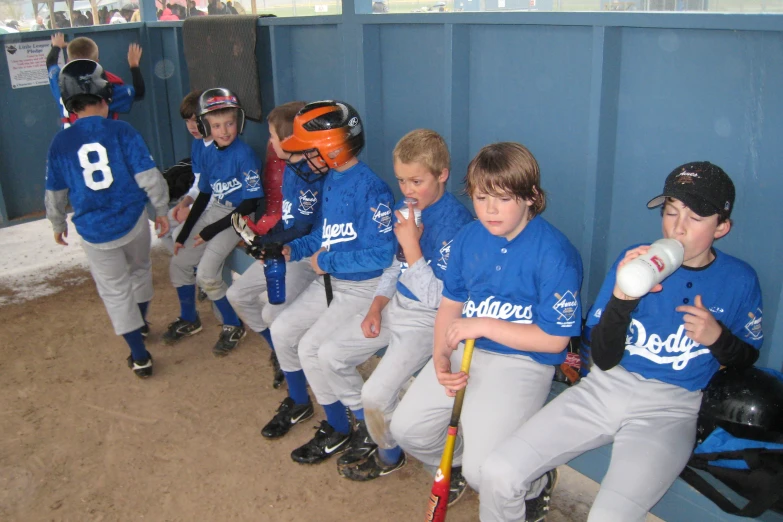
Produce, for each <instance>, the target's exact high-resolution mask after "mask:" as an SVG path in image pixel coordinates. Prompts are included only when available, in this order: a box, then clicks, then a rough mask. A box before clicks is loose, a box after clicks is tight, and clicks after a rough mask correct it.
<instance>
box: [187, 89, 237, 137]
mask: <svg viewBox="0 0 783 522" xmlns="http://www.w3.org/2000/svg"><path fill="white" fill-rule="evenodd" d="M222 109H237V128H238V129H239V134H242V131H243V130H245V110H244V109H242V105H240V104H239V98H237V95H236V94H234V93H233V92H231V91H229V90H228V89H226V88H224V87H216V88H214V89H207V90H206V91H204V92H203V93H202V95H201V96H200V97H199V99H198V113H197V114H196V123H197V125H198V130H199V132H200V133H201V135H202V136H204V137H205V138H208V137H209V135H210V134H211V130H210V128H209V122H208V121H207V119H206V118H204V116H205V115H206V114H209V113H210V112H213V111H219V110H222Z"/></svg>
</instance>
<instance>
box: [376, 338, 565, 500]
mask: <svg viewBox="0 0 783 522" xmlns="http://www.w3.org/2000/svg"><path fill="white" fill-rule="evenodd" d="M463 352H464V344H462V343H460V345H459V347H458V348H457V349H456V350H454V352H452V354H451V367H452V371H455V372H456V371H459V368H460V364H461V363H462V354H463ZM554 371H555V368H554V366H550V365H544V364H539V363H537V362H535V361H533V360H532V359H530V358H529V357H527V356H525V355H501V354H497V353H493V352H487V351H484V350H481V349H479V348H477V349H476V350H475V351H474V352H473V362H472V364H471V367H470V378H469V380H468V387H467V389H466V390H465V402H464V403H463V406H462V417H461V420H460V432H459V433H460V435H461V436H460V437H458V438H457V443H456V446H455V448H454V461H453V465H454V466H462V475H463V476H464V477H465V479H466V480H467V481H468V484H470V486H471V487H472V488H473V489H475V490H478V488H479V484H481V476H482V473H483V470H484V468H485V465H484V461H485V459H486V458H487V456H488V455H489V454H490V453H492V451H493V450H494V449H495V448H496V447H497V446H498V445H499V444H500V443H502V442H503V441H505V440H506V439H507V438H508V437H509V435H511V434H512V433H514V432H515V431H516V430H517V429H519V427H520V426H522V424H523V423H524V422H525V421H526V420H527V419H529V418H530V417H531V416H532V415H533V414H534V413H535V412H537V411H538V410H539V409H541V407H542V406H543V405H544V402H545V401H546V398H547V396H548V395H549V389H550V388H551V386H552V375H553V374H554ZM453 405H454V398H453V397H449V396H447V395H446V391H445V390H444V388H443V386H442V385H441V384H440V383H439V382H438V379H437V377H436V376H435V367H434V365H433V363H432V360H431V359H430V361H429V362H428V363H427V364H426V365H425V366H424V369H422V371H421V373H419V376H418V377H416V380H415V381H413V384H412V385H411V387H410V388H409V389H408V391H407V392H406V393H405V396H404V397H403V398H402V401H401V402H400V404H399V406H397V409H396V411H395V412H394V415H393V417H392V422H391V432H392V436H393V437H394V438H395V439H396V440H397V442H398V443H399V445H400V446H401V447H402V449H404V450H405V451H406V452H407V453H409V454H410V455H412V456H413V457H415V458H416V459H418V460H419V461H421V462H422V463H423V464H424V465H425V467H427V468H428V469H431V470H433V471H434V470H435V469H437V467H438V464H440V458H441V454H442V453H443V446H444V444H445V442H446V429H447V427H448V424H449V419H450V417H451V408H452V406H453Z"/></svg>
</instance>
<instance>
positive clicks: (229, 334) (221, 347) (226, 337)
mask: <svg viewBox="0 0 783 522" xmlns="http://www.w3.org/2000/svg"><path fill="white" fill-rule="evenodd" d="M245 333H246V332H245V329H244V328H243V327H242V326H231V325H228V324H224V325H223V331H222V332H220V337H219V338H218V342H216V343H215V346H214V347H213V348H212V353H213V354H214V355H215V357H225V356H226V355H228V354H229V352H231V350H233V349H234V348H236V347H237V345H238V344H239V340H240V339H242V338H243V337H244V336H245Z"/></svg>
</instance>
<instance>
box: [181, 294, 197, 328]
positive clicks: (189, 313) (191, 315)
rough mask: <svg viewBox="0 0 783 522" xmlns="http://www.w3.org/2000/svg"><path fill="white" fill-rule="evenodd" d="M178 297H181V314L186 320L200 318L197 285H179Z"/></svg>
mask: <svg viewBox="0 0 783 522" xmlns="http://www.w3.org/2000/svg"><path fill="white" fill-rule="evenodd" d="M177 297H179V316H180V317H181V318H182V319H184V320H185V321H191V322H193V321H195V320H196V318H198V314H197V313H196V285H185V286H180V287H177Z"/></svg>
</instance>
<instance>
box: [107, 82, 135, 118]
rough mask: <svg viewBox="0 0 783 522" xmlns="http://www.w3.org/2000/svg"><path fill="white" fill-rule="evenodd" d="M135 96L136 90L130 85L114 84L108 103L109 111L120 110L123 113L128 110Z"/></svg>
mask: <svg viewBox="0 0 783 522" xmlns="http://www.w3.org/2000/svg"><path fill="white" fill-rule="evenodd" d="M135 97H136V91H135V90H134V89H133V87H131V86H130V85H124V84H121V85H116V84H115V85H114V92H113V93H112V98H111V103H110V104H109V111H110V112H121V113H123V114H124V113H128V112H130V110H131V107H132V106H133V100H134V98H135Z"/></svg>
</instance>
